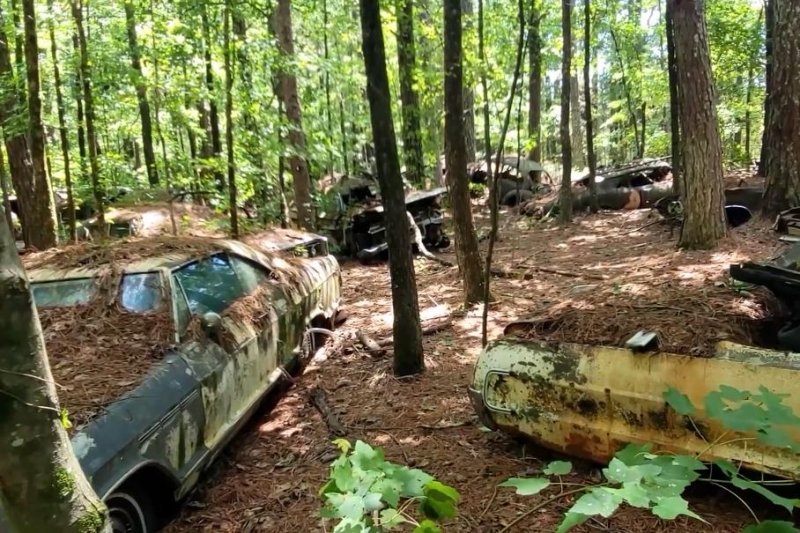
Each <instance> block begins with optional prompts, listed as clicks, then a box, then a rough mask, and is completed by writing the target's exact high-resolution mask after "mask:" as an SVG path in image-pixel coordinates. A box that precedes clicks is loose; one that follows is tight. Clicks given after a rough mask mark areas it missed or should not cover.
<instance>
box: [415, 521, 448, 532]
mask: <svg viewBox="0 0 800 533" xmlns="http://www.w3.org/2000/svg"><path fill="white" fill-rule="evenodd" d="M413 533H442V530H441V528H440V527H439V526H438V525H436V522H434V521H433V520H423V521H422V522H420V523H419V525H418V526H417V527H415V528H414V531H413Z"/></svg>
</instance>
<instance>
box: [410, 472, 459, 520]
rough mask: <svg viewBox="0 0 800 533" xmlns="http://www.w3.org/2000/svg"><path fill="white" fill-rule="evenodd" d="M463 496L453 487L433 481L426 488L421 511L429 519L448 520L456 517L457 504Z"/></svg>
mask: <svg viewBox="0 0 800 533" xmlns="http://www.w3.org/2000/svg"><path fill="white" fill-rule="evenodd" d="M460 498H461V496H460V495H459V494H458V492H457V491H456V490H455V489H453V488H452V487H448V486H447V485H444V484H442V483H439V482H438V481H431V482H430V483H428V484H427V485H426V486H425V499H423V500H422V504H421V506H420V510H421V511H422V514H423V515H425V516H426V517H428V518H433V519H435V520H447V519H449V518H453V517H454V516H456V504H457V503H458V500H459V499H460Z"/></svg>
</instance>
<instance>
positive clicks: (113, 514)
mask: <svg viewBox="0 0 800 533" xmlns="http://www.w3.org/2000/svg"><path fill="white" fill-rule="evenodd" d="M106 507H108V516H109V518H110V521H111V531H112V533H155V532H156V531H158V528H159V523H158V516H157V515H156V512H155V507H154V506H153V501H152V500H151V499H150V496H149V495H148V494H147V492H145V491H144V490H143V489H142V488H141V487H138V486H137V485H128V486H123V487H122V488H120V489H118V490H116V491H114V492H113V493H112V494H111V496H109V497H108V498H106Z"/></svg>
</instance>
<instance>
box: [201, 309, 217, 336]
mask: <svg viewBox="0 0 800 533" xmlns="http://www.w3.org/2000/svg"><path fill="white" fill-rule="evenodd" d="M200 327H201V328H203V332H204V333H205V334H206V335H207V336H208V338H210V339H217V338H218V337H219V332H220V330H221V329H222V317H221V316H219V315H218V314H217V313H214V312H212V311H209V312H207V313H204V314H203V316H202V317H200Z"/></svg>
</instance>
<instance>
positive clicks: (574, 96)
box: [569, 48, 586, 169]
mask: <svg viewBox="0 0 800 533" xmlns="http://www.w3.org/2000/svg"><path fill="white" fill-rule="evenodd" d="M576 51H577V48H576ZM569 85H570V87H569V107H570V109H571V110H572V113H570V122H571V125H570V146H572V164H573V166H574V167H576V168H579V169H581V168H583V167H584V166H586V160H585V156H584V153H583V139H584V136H583V124H581V112H580V109H581V98H580V96H581V87H580V83H579V82H578V76H576V75H572V76H570V77H569Z"/></svg>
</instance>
